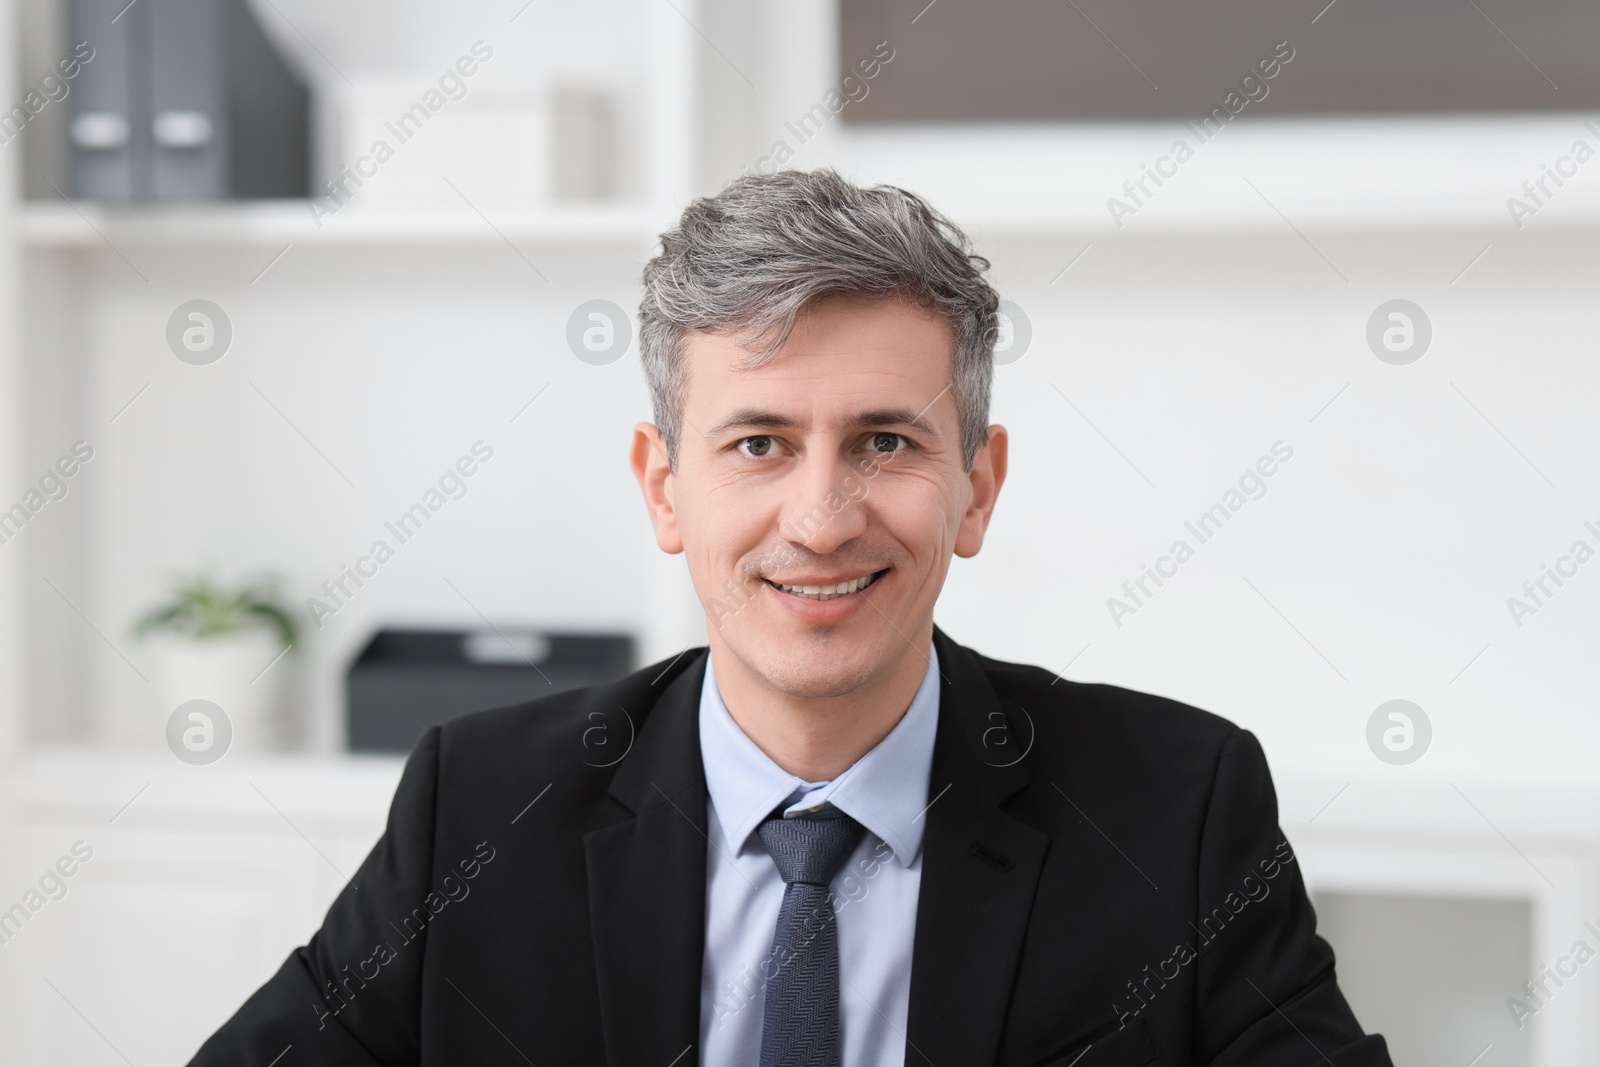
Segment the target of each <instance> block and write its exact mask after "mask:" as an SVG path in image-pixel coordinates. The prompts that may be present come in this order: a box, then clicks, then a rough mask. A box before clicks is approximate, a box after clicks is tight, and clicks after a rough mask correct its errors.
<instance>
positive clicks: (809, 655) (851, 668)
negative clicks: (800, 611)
mask: <svg viewBox="0 0 1600 1067" xmlns="http://www.w3.org/2000/svg"><path fill="white" fill-rule="evenodd" d="M789 629H790V628H789V627H784V628H783V630H784V631H785V632H784V633H780V634H773V635H771V636H770V637H769V636H763V637H762V638H761V639H760V640H758V641H755V642H752V643H750V644H746V643H744V642H730V644H732V646H733V651H734V653H735V654H736V655H737V656H739V658H740V659H742V660H744V661H745V663H746V664H747V665H748V666H749V667H750V668H751V669H752V670H753V671H754V672H755V673H756V674H759V675H760V676H761V677H762V678H764V679H765V680H766V682H767V684H768V685H770V686H772V688H773V689H776V690H777V691H778V692H780V693H785V694H787V695H789V696H792V697H800V698H802V699H827V698H830V697H841V696H847V695H848V694H850V693H853V692H855V691H856V690H857V689H859V688H861V687H862V686H863V685H866V684H867V683H868V682H870V681H871V680H872V679H873V678H874V677H875V676H876V675H877V674H878V672H879V671H881V670H882V669H883V668H884V667H885V666H886V665H887V664H886V660H888V659H889V658H890V654H892V652H893V650H892V649H890V648H886V647H884V642H883V639H882V636H881V635H878V634H862V633H850V632H843V631H847V630H855V629H856V627H829V628H827V629H828V630H829V631H831V632H821V631H820V629H819V631H813V632H810V633H798V634H797V633H790V632H787V631H788V630H789ZM891 636H892V635H891Z"/></svg>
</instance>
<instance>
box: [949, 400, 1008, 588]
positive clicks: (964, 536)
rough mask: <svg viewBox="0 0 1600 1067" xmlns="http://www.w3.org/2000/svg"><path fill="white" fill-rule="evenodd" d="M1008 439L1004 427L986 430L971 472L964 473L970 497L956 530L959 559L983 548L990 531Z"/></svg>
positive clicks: (974, 457)
mask: <svg viewBox="0 0 1600 1067" xmlns="http://www.w3.org/2000/svg"><path fill="white" fill-rule="evenodd" d="M1008 444H1009V439H1008V438H1007V437H1006V428H1005V427H1004V426H991V427H989V436H988V438H987V439H986V440H985V441H984V443H983V444H981V445H979V446H978V451H977V453H976V454H975V455H974V456H973V457H972V469H971V470H970V471H968V472H967V488H968V491H969V492H970V493H971V496H970V497H969V498H968V501H967V510H966V511H965V512H964V513H963V514H962V516H961V526H960V527H959V528H958V529H957V530H956V555H958V556H960V557H961V558H962V559H966V558H968V557H970V556H976V555H977V554H978V549H980V548H982V547H983V534H984V531H986V530H987V529H988V528H989V519H990V517H991V516H992V515H993V514H994V504H995V501H996V500H997V499H999V496H1000V486H1001V485H1003V484H1005V480H1006V448H1007V445H1008Z"/></svg>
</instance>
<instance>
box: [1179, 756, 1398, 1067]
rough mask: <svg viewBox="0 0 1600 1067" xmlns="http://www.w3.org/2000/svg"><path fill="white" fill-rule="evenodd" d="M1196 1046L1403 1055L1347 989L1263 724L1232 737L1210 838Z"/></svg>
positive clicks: (1279, 1058) (1227, 1066)
mask: <svg viewBox="0 0 1600 1067" xmlns="http://www.w3.org/2000/svg"><path fill="white" fill-rule="evenodd" d="M1198 892H1199V905H1198V907H1199V908H1200V909H1201V910H1200V912H1199V914H1197V915H1196V916H1195V920H1194V922H1195V928H1196V932H1197V934H1198V939H1199V941H1200V946H1199V959H1198V961H1197V965H1198V971H1197V979H1196V989H1195V1031H1194V1033H1195V1043H1196V1048H1195V1053H1196V1060H1197V1062H1200V1063H1206V1064H1211V1065H1213V1067H1257V1065H1269V1064H1270V1065H1272V1067H1284V1065H1289V1064H1306V1065H1313V1064H1316V1065H1322V1064H1331V1065H1333V1067H1392V1064H1391V1063H1390V1060H1389V1053H1388V1048H1387V1046H1386V1045H1385V1043H1384V1040H1383V1038H1382V1037H1381V1036H1378V1035H1370V1036H1369V1035H1366V1034H1364V1033H1363V1032H1362V1029H1361V1026H1360V1024H1359V1023H1357V1022H1356V1018H1355V1015H1354V1014H1353V1013H1352V1012H1351V1011H1350V1006H1349V1005H1348V1004H1347V1003H1346V1002H1345V999H1344V995H1343V994H1342V993H1340V992H1339V985H1338V982H1337V981H1336V980H1335V977H1334V969H1333V949H1332V948H1330V947H1329V945H1328V943H1327V942H1326V941H1324V940H1323V939H1322V938H1320V937H1318V936H1317V917H1316V913H1315V912H1314V911H1312V908H1311V901H1310V899H1309V898H1308V897H1307V896H1306V889H1305V882H1304V880H1303V879H1302V878H1301V876H1300V866H1299V863H1298V862H1297V861H1296V859H1295V855H1294V850H1293V849H1292V848H1291V847H1290V845H1289V843H1288V841H1287V839H1286V838H1285V837H1284V835H1283V831H1282V830H1281V829H1280V828H1279V827H1278V798H1277V794H1276V793H1275V792H1274V790H1273V787H1272V777H1271V774H1270V772H1269V771H1268V769H1267V760H1266V756H1265V754H1263V752H1262V751H1261V745H1260V743H1259V742H1257V740H1256V738H1255V736H1254V735H1253V734H1251V733H1250V732H1249V731H1247V730H1236V731H1235V732H1234V733H1233V734H1232V735H1230V736H1229V738H1228V740H1227V741H1226V742H1225V743H1224V744H1223V747H1222V750H1221V753H1220V755H1219V756H1218V760H1217V773H1216V780H1215V783H1214V785H1213V787H1212V794H1211V800H1210V803H1209V806H1208V808H1207V811H1206V821H1205V828H1204V830H1203V831H1202V834H1201V842H1200V869H1199V885H1198Z"/></svg>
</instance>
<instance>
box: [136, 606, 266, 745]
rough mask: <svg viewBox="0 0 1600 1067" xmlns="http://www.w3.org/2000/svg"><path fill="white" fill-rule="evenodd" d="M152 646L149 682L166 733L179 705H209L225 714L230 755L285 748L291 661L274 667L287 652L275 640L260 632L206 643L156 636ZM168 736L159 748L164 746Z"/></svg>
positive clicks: (159, 719) (214, 638)
mask: <svg viewBox="0 0 1600 1067" xmlns="http://www.w3.org/2000/svg"><path fill="white" fill-rule="evenodd" d="M150 645H151V648H150V652H151V662H152V665H153V668H154V672H153V673H152V675H151V677H150V682H151V688H152V690H153V692H154V699H155V704H156V707H155V711H156V713H157V718H156V721H157V722H158V723H160V725H161V727H162V728H163V730H164V729H165V726H166V723H167V719H168V718H169V717H170V716H171V715H172V713H173V712H174V711H175V710H177V708H178V706H179V705H180V704H183V703H185V702H187V701H190V700H209V701H211V702H212V703H213V704H215V705H217V706H218V707H219V708H221V709H222V712H223V714H224V715H226V716H227V718H228V722H229V724H230V726H231V727H232V739H231V741H230V742H229V749H228V750H229V751H238V752H244V753H251V752H268V751H272V750H275V749H279V748H282V747H283V743H284V739H285V734H286V730H285V729H284V708H283V694H284V684H283V681H284V678H285V676H286V674H287V671H288V663H287V662H286V661H287V660H288V659H289V657H288V656H285V657H284V659H283V660H279V661H278V662H277V663H276V664H273V659H274V658H275V657H276V656H277V655H278V653H280V652H282V651H283V645H282V643H281V642H280V641H279V640H278V637H277V635H276V634H274V633H272V632H271V631H268V630H262V629H253V630H242V631H239V632H237V633H231V634H227V635H224V636H220V637H211V638H205V639H195V638H181V637H176V636H173V635H171V634H155V635H152V637H151V640H150ZM269 664H271V665H272V669H271V670H267V667H268V665H269ZM263 672H265V673H263ZM165 736H166V735H165V734H164V733H163V734H162V735H161V739H160V743H162V744H165Z"/></svg>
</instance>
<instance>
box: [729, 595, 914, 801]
mask: <svg viewBox="0 0 1600 1067" xmlns="http://www.w3.org/2000/svg"><path fill="white" fill-rule="evenodd" d="M932 630H933V626H932V624H931V623H930V624H929V625H928V632H927V633H926V634H924V635H923V636H922V638H921V640H920V642H919V641H917V640H916V638H913V639H912V643H911V644H910V645H908V647H907V648H906V649H905V654H904V655H901V656H899V657H898V658H897V659H896V660H894V661H893V662H891V663H889V664H886V665H885V669H883V670H881V671H879V672H878V673H877V674H876V675H875V676H874V677H873V678H872V679H871V680H869V681H868V682H867V683H866V684H865V685H862V686H860V687H859V688H857V689H855V690H853V691H851V692H849V693H846V694H843V695H841V696H836V697H803V696H795V695H793V694H791V693H785V692H783V691H782V690H780V689H777V688H775V687H774V686H773V685H772V683H770V682H769V681H767V680H766V679H765V678H764V677H762V676H761V675H760V674H758V673H757V672H756V671H754V670H752V669H751V668H750V667H749V666H748V665H747V664H745V663H744V661H742V660H741V659H739V657H738V656H737V655H735V654H734V653H733V651H732V650H731V649H728V648H727V646H725V645H723V646H721V647H718V643H716V642H713V644H712V653H713V654H714V655H715V657H716V661H715V662H716V675H717V692H718V694H719V695H720V696H721V697H722V703H723V705H724V706H726V707H727V709H728V714H729V715H730V716H732V718H733V721H734V722H735V723H737V724H738V726H739V729H741V730H743V731H744V733H745V736H747V737H749V738H750V740H752V741H754V742H755V744H756V747H757V748H759V749H761V751H762V752H764V753H766V754H767V757H768V758H769V759H771V760H772V762H774V763H776V764H777V765H778V766H779V767H782V768H783V769H784V770H785V771H787V772H789V773H790V774H792V775H794V776H795V777H797V778H801V779H803V780H805V781H808V782H824V781H829V780H831V779H833V778H836V777H838V776H839V775H840V774H843V773H844V772H845V771H847V770H849V769H850V767H851V766H852V765H853V764H854V763H855V762H856V761H857V760H859V759H860V758H861V757H862V756H865V755H866V754H867V753H868V752H870V751H871V750H872V748H873V746H875V745H876V744H877V743H878V742H879V741H882V740H883V739H884V738H885V737H887V736H888V735H889V732H890V731H891V730H893V729H894V728H895V726H896V724H898V723H899V722H900V719H901V718H902V717H903V716H904V715H905V713H906V710H907V709H908V708H909V707H910V706H911V700H912V698H913V697H915V696H916V695H917V690H918V689H919V688H920V687H921V685H922V679H923V678H924V677H925V676H926V674H927V671H928V653H927V650H928V649H929V648H930V647H931V644H932Z"/></svg>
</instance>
